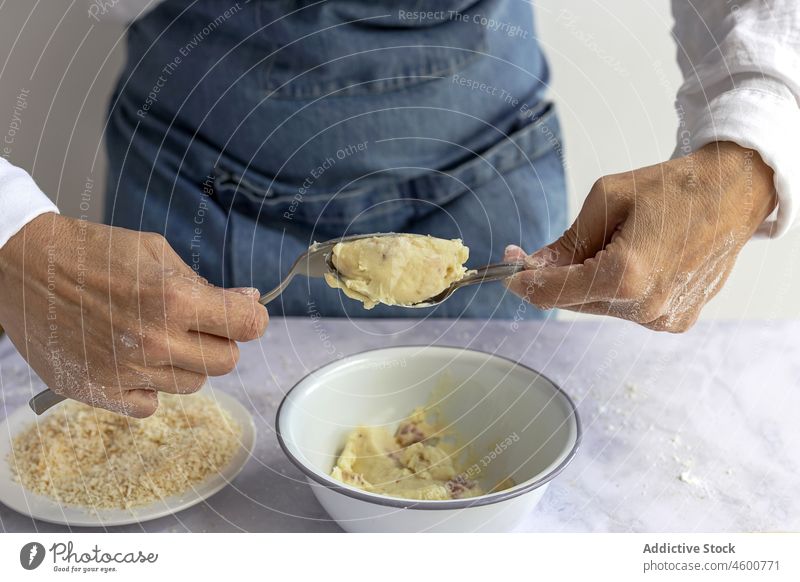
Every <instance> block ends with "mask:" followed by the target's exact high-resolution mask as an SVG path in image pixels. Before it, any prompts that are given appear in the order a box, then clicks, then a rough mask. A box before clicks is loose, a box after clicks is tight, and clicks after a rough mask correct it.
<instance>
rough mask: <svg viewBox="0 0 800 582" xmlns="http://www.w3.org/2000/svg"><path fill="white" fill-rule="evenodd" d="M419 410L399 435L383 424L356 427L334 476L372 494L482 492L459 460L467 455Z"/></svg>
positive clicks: (439, 496)
mask: <svg viewBox="0 0 800 582" xmlns="http://www.w3.org/2000/svg"><path fill="white" fill-rule="evenodd" d="M447 440H448V439H447V437H446V436H445V435H444V434H443V432H442V430H440V429H437V427H436V426H434V425H432V424H430V423H428V422H427V421H426V420H425V411H424V409H422V408H418V409H416V410H415V411H414V412H413V413H412V414H411V416H410V417H409V418H408V419H406V420H404V421H403V422H401V423H400V426H399V427H398V428H397V431H396V432H395V434H394V436H392V435H390V434H389V432H388V431H387V430H386V429H384V428H381V427H366V426H362V427H359V428H357V429H356V430H355V431H353V433H352V434H351V435H350V437H349V438H348V439H347V442H346V443H345V446H344V450H343V451H342V453H341V455H340V456H339V460H338V461H337V463H336V465H335V466H334V467H333V470H332V471H331V476H333V477H334V478H335V479H338V480H339V481H342V482H344V483H347V484H348V485H352V486H354V487H358V488H359V489H363V490H365V491H369V492H371V493H378V494H381V495H389V496H391V497H400V498H403V499H420V500H444V499H462V498H466V497H475V496H477V495H483V493H484V491H483V490H482V489H481V487H480V485H479V484H478V482H477V481H474V480H472V479H470V478H469V476H468V472H467V471H466V470H465V467H462V466H461V463H460V462H459V461H460V460H461V457H463V455H461V454H456V452H455V451H456V450H457V447H454V446H451V445H450V444H449V443H447V442H446V441H447Z"/></svg>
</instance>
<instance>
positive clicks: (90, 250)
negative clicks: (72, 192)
mask: <svg viewBox="0 0 800 582" xmlns="http://www.w3.org/2000/svg"><path fill="white" fill-rule="evenodd" d="M0 297H2V301H0V324H2V326H3V327H4V328H5V330H6V332H7V333H8V335H9V336H10V337H11V340H12V341H13V342H14V345H15V346H16V347H17V349H18V350H19V351H20V353H21V354H22V355H23V357H24V358H25V359H26V360H27V361H28V363H29V364H30V365H31V367H32V368H33V369H34V370H35V371H36V373H37V374H38V375H39V376H40V377H41V378H42V380H43V381H44V382H45V383H46V384H47V385H48V386H49V387H50V388H51V389H52V390H53V391H55V392H56V393H57V394H61V395H64V396H68V397H70V398H73V399H75V400H80V401H81V402H85V403H87V404H90V405H92V406H99V407H100V408H106V409H108V410H112V411H114V412H118V413H121V414H126V415H129V416H135V417H145V416H149V415H151V414H153V413H154V412H155V410H156V408H157V407H158V396H157V392H159V391H161V392H170V393H178V394H186V393H190V392H194V391H196V390H198V389H199V388H200V387H201V386H202V384H203V382H204V381H205V378H206V376H208V375H211V376H215V375H221V374H225V373H227V372H229V371H231V370H232V369H233V368H234V366H235V365H236V362H237V360H238V357H239V350H238V347H237V345H236V342H237V341H248V340H252V339H256V338H257V337H259V336H261V335H262V334H263V333H264V331H265V329H266V326H267V320H268V316H267V311H266V309H265V308H264V307H263V306H261V305H260V304H259V303H258V298H259V295H258V291H257V290H255V289H228V290H224V289H220V288H218V287H214V286H212V285H209V284H208V283H207V282H205V281H204V280H203V279H202V278H200V277H198V276H197V275H196V274H195V272H194V271H193V270H192V269H191V268H190V267H189V266H188V265H186V264H185V263H184V262H183V261H182V260H181V259H180V257H179V256H178V255H177V254H176V253H175V251H174V250H172V248H171V247H170V246H169V244H168V243H167V242H166V240H165V239H164V238H163V237H162V236H160V235H157V234H153V233H140V232H135V231H131V230H126V229H123V228H112V227H108V226H103V225H100V224H93V223H88V222H85V221H78V220H75V219H71V218H67V217H64V216H59V215H56V214H44V215H42V216H39V217H38V218H36V219H34V220H33V221H31V222H30V223H28V224H27V225H26V226H25V228H23V229H22V230H21V231H20V232H19V233H17V234H16V235H15V236H14V237H12V238H11V240H9V241H8V243H6V244H5V245H4V246H3V247H2V248H0Z"/></svg>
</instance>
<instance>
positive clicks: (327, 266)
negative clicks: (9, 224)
mask: <svg viewBox="0 0 800 582" xmlns="http://www.w3.org/2000/svg"><path fill="white" fill-rule="evenodd" d="M384 236H397V234H396V233H393V232H379V233H373V234H359V235H354V236H345V237H341V238H336V239H333V240H329V241H326V242H322V243H316V242H315V243H314V244H312V245H311V246H310V247H308V250H307V251H306V252H304V253H303V254H302V255H300V256H299V257H298V258H297V260H296V261H295V262H294V264H293V265H292V268H291V269H289V272H288V273H287V275H286V277H284V278H283V280H282V281H281V282H280V284H279V285H278V286H277V287H275V289H273V290H272V291H269V292H268V293H264V294H263V295H262V296H261V297H260V298H259V300H258V302H259V303H261V305H266V304H267V303H269V302H270V301H272V300H273V299H276V298H277V297H279V296H280V294H281V293H283V292H284V290H285V289H286V287H288V286H289V283H290V282H291V281H292V279H294V277H295V275H305V276H306V277H324V276H325V273H331V274H333V275H335V276H336V277H339V276H340V273H339V272H338V271H337V270H336V267H335V266H334V265H333V262H332V261H331V255H332V253H333V247H335V246H336V245H337V244H338V243H340V242H352V241H356V240H360V239H364V238H373V237H384ZM524 268H525V267H524V265H523V264H522V263H496V264H493V265H486V266H485V267H480V268H478V269H475V270H473V271H470V272H469V273H467V275H466V276H465V277H464V278H462V279H460V280H458V281H455V282H454V283H451V284H450V286H449V287H447V289H445V290H443V291H442V292H441V293H439V294H437V295H434V296H433V297H430V298H428V299H426V300H424V301H420V302H419V303H414V304H411V305H398V306H397V307H408V308H416V307H433V306H434V305H439V304H440V303H442V302H444V301H446V300H447V299H448V298H449V297H450V296H451V295H452V294H453V293H455V292H456V291H457V290H458V289H461V288H462V287H466V286H467V285H475V284H477V283H486V282H490V281H500V280H503V279H507V278H508V277H511V276H512V275H514V274H516V273H519V272H520V271H522V270H523V269H524ZM63 400H66V397H65V396H60V395H58V394H56V393H55V392H53V391H52V390H50V389H47V390H43V391H42V392H40V393H39V394H37V395H36V396H34V397H33V398H31V399H30V401H29V402H28V406H30V407H31V409H32V410H33V411H34V412H35V413H36V414H42V413H44V412H45V411H46V410H48V409H50V408H52V407H53V406H55V405H56V404H58V403H59V402H62V401H63Z"/></svg>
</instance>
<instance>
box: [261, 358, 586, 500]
mask: <svg viewBox="0 0 800 582" xmlns="http://www.w3.org/2000/svg"><path fill="white" fill-rule="evenodd" d="M407 348H426V349H448V350H452V349H455V350H459V351H466V352H474V353H477V354H482V355H487V356H492V357H495V358H498V359H500V360H505V361H506V362H510V363H511V364H513V365H515V366H520V367H521V368H524V369H526V370H528V371H530V372H533V373H534V374H536V375H538V376H539V377H541V378H544V379H545V380H546V381H547V382H549V383H550V384H551V385H552V386H553V388H555V390H556V392H558V393H560V394H561V396H562V397H563V398H564V399H565V400H566V402H567V404H568V405H569V408H570V410H571V411H572V416H573V417H574V418H575V444H574V445H573V446H572V449H571V450H570V452H569V453H568V454H567V456H566V457H564V459H563V460H562V461H561V463H559V464H558V466H557V467H555V468H554V469H552V470H551V471H550V472H548V473H546V474H545V475H543V476H542V477H540V478H539V479H537V480H535V481H531V482H529V483H528V482H526V483H525V485H524V486H523V487H520V488H519V489H516V488H514V489H509V490H506V491H497V492H495V493H488V494H485V495H480V496H478V497H470V498H467V499H447V500H444V501H428V500H417V499H403V498H401V497H389V496H387V495H380V494H378V493H371V494H370V493H367V492H362V491H359V490H358V489H355V488H352V487H348V486H346V485H345V484H343V483H339V482H338V481H336V480H335V479H334V478H333V477H328V476H327V475H321V474H320V473H317V472H316V471H312V470H311V469H309V468H308V467H306V465H305V464H304V463H302V462H301V461H300V459H298V458H297V457H295V456H294V455H293V454H292V453H291V452H290V451H289V449H288V447H287V445H286V442H285V440H284V438H283V434H282V432H281V425H280V418H281V411H282V410H283V407H284V404H286V401H287V400H288V399H289V395H290V394H291V393H292V392H293V391H294V390H295V388H297V387H298V386H299V385H300V384H301V383H302V382H304V381H305V380H306V379H308V378H309V377H310V376H312V375H314V374H316V373H317V372H321V371H322V370H324V369H325V368H328V367H331V366H334V365H341V364H342V362H345V361H347V360H350V359H355V358H356V357H358V356H363V355H364V354H369V353H372V352H379V351H383V350H394V349H407ZM275 435H276V436H277V438H278V444H279V445H280V447H281V450H282V451H283V454H284V455H286V457H287V458H288V459H289V460H290V461H291V462H292V463H293V464H294V465H295V466H296V467H297V468H298V469H300V471H301V472H302V473H303V474H305V476H306V477H308V478H310V479H312V480H313V481H316V482H317V483H319V484H320V485H323V486H324V487H327V488H328V489H332V490H334V491H335V492H337V493H341V494H342V495H345V496H347V497H351V498H353V499H357V500H359V501H364V502H366V503H372V504H375V505H382V506H386V507H394V508H399V509H415V510H427V509H433V510H447V509H450V510H455V509H465V508H468V507H479V506H483V505H492V504H495V503H500V502H502V501H507V500H509V499H513V498H515V497H519V496H520V495H524V494H526V493H530V492H531V491H533V490H535V489H538V488H540V487H541V486H542V485H545V484H547V483H549V482H550V481H552V480H553V479H555V478H556V477H557V476H558V475H559V474H560V473H561V472H562V471H563V470H564V469H566V467H567V465H569V464H570V463H571V462H572V460H573V459H574V458H575V455H576V454H577V453H578V449H579V448H580V446H581V441H582V440H583V428H582V426H581V419H580V416H579V415H578V409H577V407H576V406H575V403H574V402H573V401H572V398H570V396H569V394H567V393H566V392H565V391H564V390H563V389H562V388H561V386H559V385H558V384H556V383H555V382H553V381H552V380H551V379H550V378H548V377H547V376H545V375H544V374H542V373H541V372H540V371H538V370H536V369H534V368H531V367H530V366H527V365H525V364H522V363H521V362H518V361H517V360H514V359H512V358H509V357H506V356H500V355H497V354H494V353H492V352H487V351H484V350H476V349H473V348H465V347H463V346H449V345H431V346H423V345H413V344H409V345H400V346H386V347H382V348H371V349H368V350H362V351H360V352H356V353H353V354H348V355H346V356H344V357H343V358H337V359H335V360H332V361H330V362H327V363H325V364H323V365H321V366H319V367H318V368H315V369H314V370H311V371H310V372H308V373H307V374H305V375H304V376H303V377H302V378H300V379H299V380H298V381H297V382H295V383H294V385H293V386H292V387H291V388H290V389H289V390H287V391H286V394H284V395H283V399H282V400H281V403H280V405H279V406H278V409H277V410H276V411H275Z"/></svg>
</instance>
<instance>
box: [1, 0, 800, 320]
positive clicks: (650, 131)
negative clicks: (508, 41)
mask: <svg viewBox="0 0 800 582" xmlns="http://www.w3.org/2000/svg"><path fill="white" fill-rule="evenodd" d="M120 1H123V2H124V1H125V0H120ZM707 1H711V0H707ZM715 1H723V0H715ZM534 5H535V9H536V13H537V21H538V31H539V35H540V41H541V43H542V46H543V47H544V50H545V51H546V53H547V55H548V57H549V60H550V64H551V68H552V81H553V84H552V96H553V97H554V99H555V100H556V102H557V103H558V106H559V108H560V112H561V116H562V123H563V126H564V130H565V140H564V141H565V150H566V164H567V170H568V175H569V193H570V208H571V215H572V216H574V215H575V214H576V213H577V211H578V209H579V208H580V204H581V202H582V200H583V198H584V196H585V194H586V192H587V191H588V189H589V187H590V186H591V185H592V183H593V182H594V180H595V179H597V178H598V177H600V176H602V175H603V174H609V173H614V172H620V171H624V170H629V169H631V168H635V167H639V166H643V165H649V164H654V163H657V162H660V161H664V160H666V159H668V158H669V157H670V156H671V154H672V150H673V148H674V144H675V129H676V126H677V118H676V115H675V112H674V109H673V99H674V95H675V92H676V90H677V88H678V86H679V84H680V73H679V71H678V68H677V65H676V64H675V50H676V49H675V46H674V43H673V41H672V39H671V37H670V28H671V26H672V18H671V15H670V11H669V2H668V1H667V0H646V1H640V2H630V1H623V0H606V1H603V2H602V3H600V2H595V1H592V2H587V1H583V2H579V1H578V0H566V1H564V0H560V1H559V0H540V1H537V2H534ZM123 60H124V28H123V27H122V26H121V25H119V24H115V23H112V22H106V21H102V20H101V21H100V22H97V21H95V20H94V19H92V18H91V17H90V16H89V14H88V12H87V2H86V1H85V0H72V1H71V2H67V1H64V2H51V1H48V0H4V1H3V0H0V134H2V135H0V139H3V140H6V145H8V146H9V147H10V149H11V154H10V155H9V156H7V157H8V159H9V160H10V161H12V162H14V163H15V164H18V165H21V166H22V167H24V168H26V169H27V170H28V171H30V172H31V173H32V174H33V176H34V177H35V179H36V181H37V182H38V183H39V185H40V187H42V189H43V190H44V191H45V192H47V193H48V195H50V196H51V197H52V198H53V199H54V200H56V201H57V202H58V204H59V206H60V208H61V210H62V212H64V213H65V214H69V215H73V216H80V215H86V216H87V217H88V218H90V219H93V220H98V219H99V218H100V217H101V216H102V198H103V190H104V171H105V160H104V153H103V148H102V144H101V139H102V132H103V123H104V119H105V110H106V103H107V101H108V98H109V95H110V92H111V88H112V86H113V83H114V80H115V78H116V76H117V74H118V72H119V69H120V67H121V66H122V63H123ZM20 95H22V99H20ZM20 102H24V109H21V110H20V109H19V103H20ZM15 107H17V110H18V112H19V111H21V115H19V116H18V117H20V118H21V122H17V123H16V124H12V119H13V118H14V110H15ZM16 125H18V126H19V127H18V128H17V127H14V126H16ZM775 130H776V131H780V128H775ZM8 139H10V140H11V143H10V144H8ZM87 184H88V186H87ZM82 202H83V205H81V204H82ZM799 257H800V230H796V231H794V232H792V233H790V234H789V235H788V236H786V237H784V238H783V239H780V240H777V241H757V242H752V243H750V244H749V245H748V246H747V248H746V249H745V250H744V252H743V253H742V255H741V257H740V259H739V261H738V263H737V266H736V269H735V270H734V273H733V275H732V276H731V279H730V280H729V281H728V284H727V285H726V286H725V288H724V289H723V290H722V292H721V293H720V295H719V296H718V297H717V298H715V299H714V300H713V302H712V303H711V304H710V305H709V306H708V307H707V308H706V309H705V311H704V312H703V317H704V318H729V319H740V318H761V319H763V318H784V317H794V316H797V315H798V313H800V309H798V302H797V301H796V299H795V298H796V297H798V296H800V275H799V274H798V273H797V269H796V268H795V265H796V264H797V263H798V258H799ZM562 317H571V315H570V314H569V313H566V312H564V313H562Z"/></svg>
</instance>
